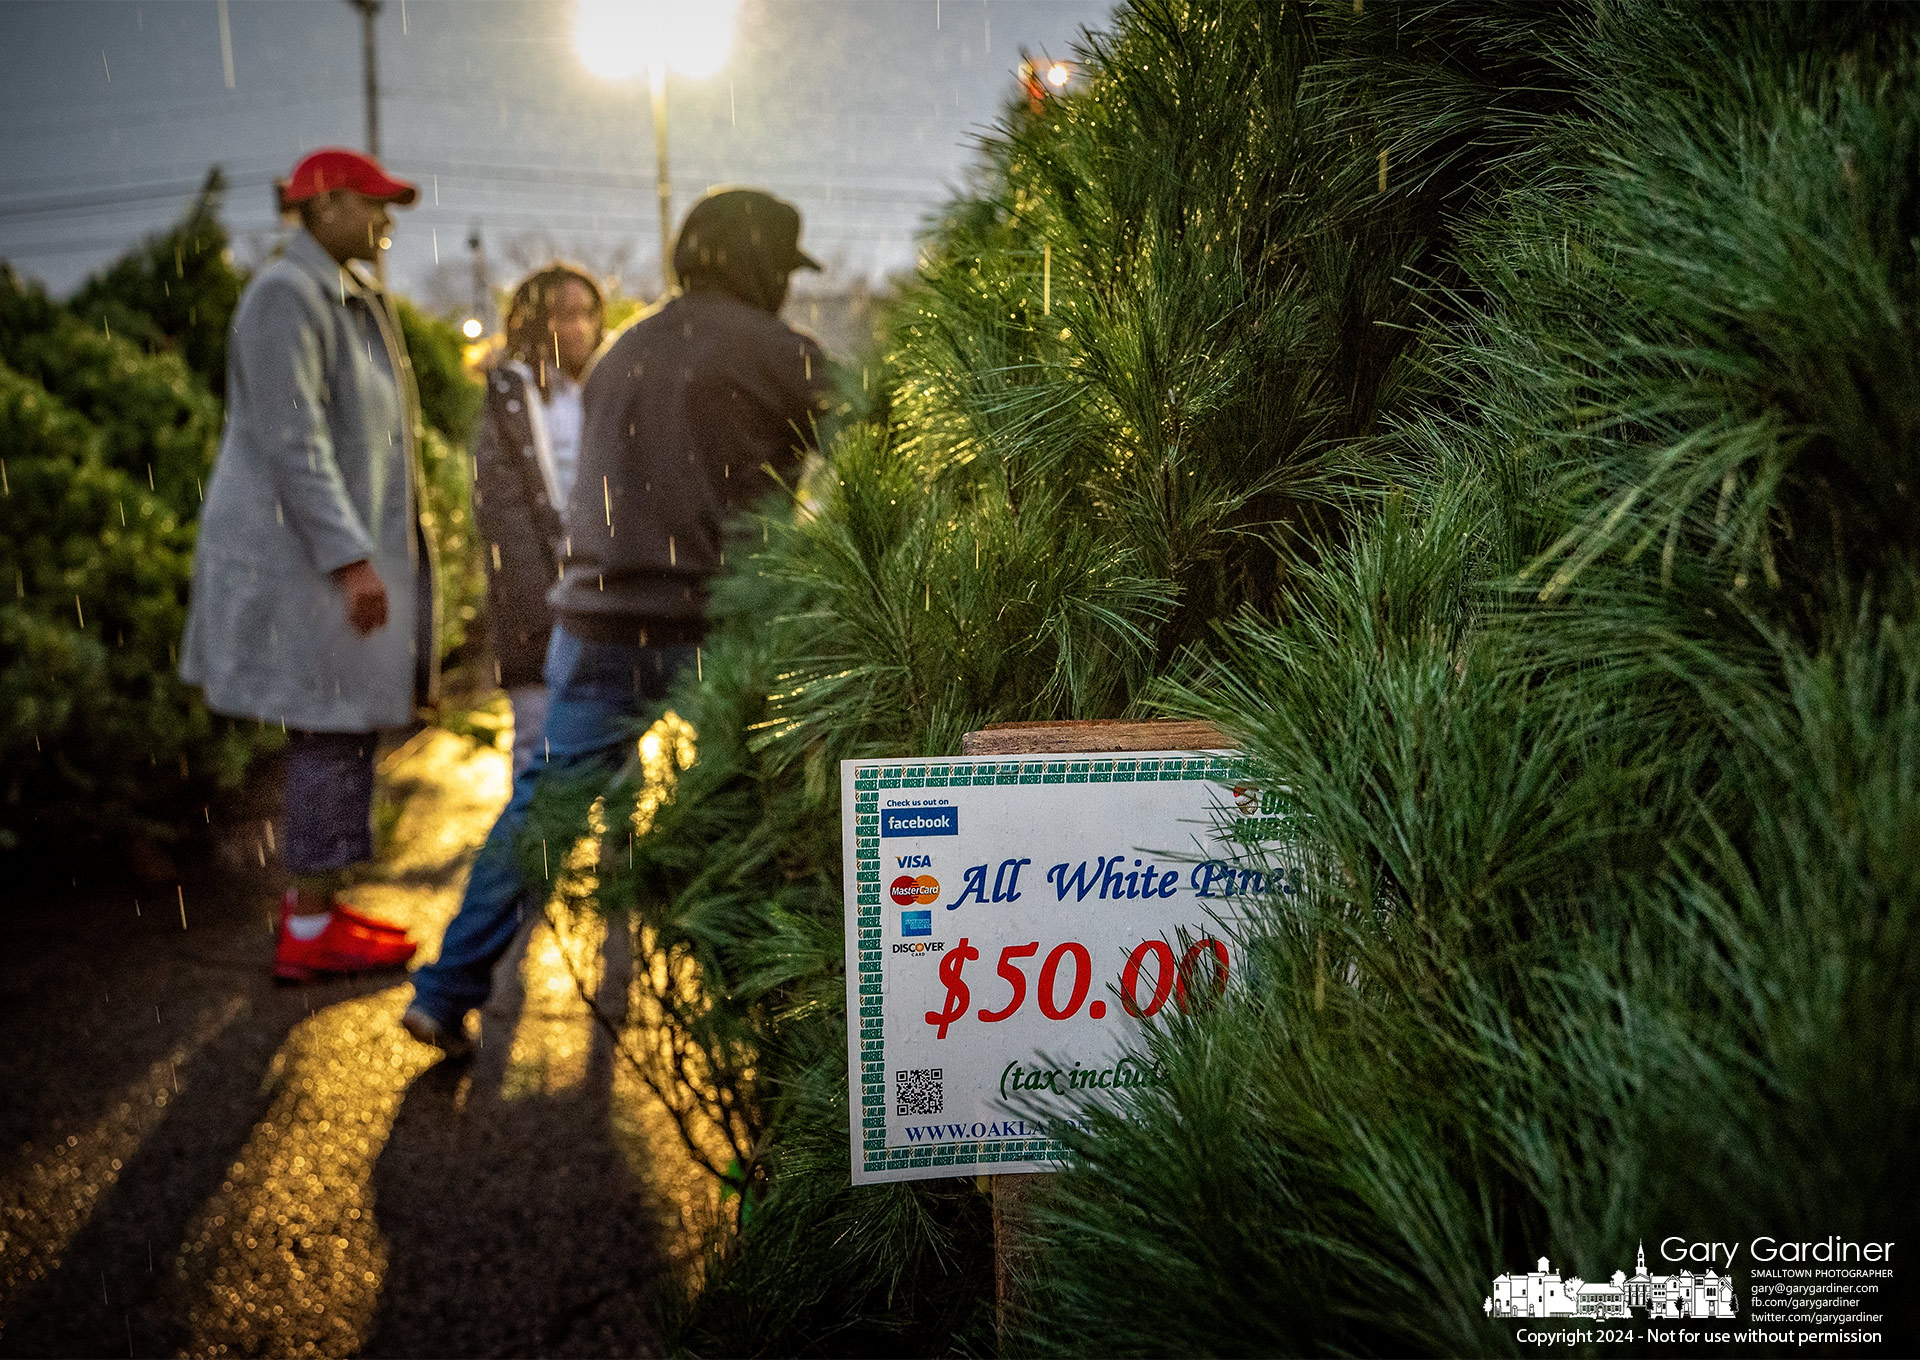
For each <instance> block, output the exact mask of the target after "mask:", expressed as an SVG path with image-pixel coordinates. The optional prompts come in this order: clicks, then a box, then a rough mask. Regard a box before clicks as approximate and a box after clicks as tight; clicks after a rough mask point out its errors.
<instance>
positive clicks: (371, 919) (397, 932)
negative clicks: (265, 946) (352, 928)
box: [280, 888, 407, 938]
mask: <svg viewBox="0 0 1920 1360" xmlns="http://www.w3.org/2000/svg"><path fill="white" fill-rule="evenodd" d="M293 904H294V890H293V889H292V888H288V889H287V891H286V895H285V896H284V897H282V898H281V899H280V919H281V920H282V921H285V920H286V919H287V918H288V917H289V916H291V915H293ZM333 914H334V915H335V916H344V917H345V918H346V919H347V920H348V921H350V922H351V923H353V924H354V925H356V926H359V927H361V928H362V929H363V930H371V931H374V932H375V933H376V934H381V935H393V936H396V937H399V938H405V936H406V933H407V928H406V927H405V926H402V925H395V924H394V923H393V922H392V921H382V920H381V919H380V918H379V917H377V916H368V915H366V914H365V913H364V912H362V911H360V910H359V909H358V908H356V907H352V906H349V905H348V904H347V903H345V902H342V901H340V900H339V899H338V898H335V899H334V903H333Z"/></svg>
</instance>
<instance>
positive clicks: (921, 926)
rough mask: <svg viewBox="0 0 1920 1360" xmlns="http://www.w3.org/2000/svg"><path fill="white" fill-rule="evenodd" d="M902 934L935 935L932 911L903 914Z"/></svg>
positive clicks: (901, 916)
mask: <svg viewBox="0 0 1920 1360" xmlns="http://www.w3.org/2000/svg"><path fill="white" fill-rule="evenodd" d="M900 933H901V935H903V936H913V935H931V934H933V913H932V912H931V911H903V912H901V913H900Z"/></svg>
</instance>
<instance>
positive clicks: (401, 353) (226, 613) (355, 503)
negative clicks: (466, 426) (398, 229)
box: [180, 231, 438, 732]
mask: <svg viewBox="0 0 1920 1360" xmlns="http://www.w3.org/2000/svg"><path fill="white" fill-rule="evenodd" d="M228 353H229V358H228V361H227V423H226V431H225V434H224V435H223V437H222V439H221V442H220V454H219V457H218V459H217V460H216V461H215V463H214V467H213V477H212V480H211V482H210V483H209V485H208V487H207V503H206V507H205V509H204V510H203V511H202V512H201V515H200V530H199V539H198V544H197V546H196V547H195V550H194V561H193V586H192V594H191V597H190V599H189V602H188V609H187V633H186V640H185V643H184V645H183V647H182V648H181V659H180V676H181V678H182V679H183V680H185V681H187V682H188V683H189V684H195V685H199V686H201V687H202V688H203V689H204V690H205V692H206V700H207V707H209V708H211V709H212V710H213V711H214V712H216V713H223V714H227V715H229V716H232V717H239V718H257V719H260V720H262V721H266V722H284V723H285V724H286V726H288V727H290V728H302V729H306V730H308V731H315V732H368V731H373V730H375V729H377V728H381V727H398V726H402V725H404V724H405V723H407V722H408V721H409V720H410V719H411V718H412V717H413V714H414V708H415V704H416V702H418V703H430V702H432V701H433V699H434V697H435V694H436V691H437V688H438V654H437V648H436V647H435V645H434V638H435V637H436V635H437V633H436V630H435V627H434V611H435V598H434V589H433V570H432V562H431V559H430V556H429V552H428V546H427V540H426V536H425V535H424V534H423V533H422V532H421V529H420V523H419V495H420V466H419V440H420V417H419V402H418V399H417V397H416V395H415V392H414V386H413V374H412V369H411V366H410V365H409V364H408V362H407V355H406V347H405V345H404V344H403V343H402V341H401V338H400V334H399V325H398V323H397V321H396V320H395V319H394V318H393V316H392V314H391V313H390V312H389V311H388V310H387V306H386V303H385V300H384V299H383V298H382V296H381V294H380V293H379V292H378V290H377V288H376V287H375V285H374V284H373V283H372V282H371V281H370V280H368V279H366V278H365V277H363V276H361V275H359V274H357V273H355V272H353V271H350V270H347V269H343V268H341V267H340V266H339V265H337V264H336V263H334V261H333V258H332V257H331V256H329V255H328V254H327V253H326V252H325V251H324V250H323V249H321V247H320V244H319V243H318V242H317V241H315V240H314V239H313V238H312V237H311V236H309V235H308V234H307V233H306V232H304V231H302V232H298V233H296V234H295V235H294V237H293V239H292V240H291V241H290V242H289V243H288V245H287V249H286V254H285V255H284V256H283V257H282V258H281V259H279V260H277V261H275V262H274V263H273V264H271V265H269V266H268V267H267V268H266V269H265V270H263V271H262V272H261V273H260V275H259V277H257V278H255V279H254V280H253V282H252V283H250V284H249V285H248V286H247V290H246V292H245V293H244V294H243V295H242V296H241V299H240V308H239V311H238V312H237V313H236V314H235V315H234V319H233V331H232V336H231V341H230V344H229V349H228ZM363 558H364V559H367V560H369V561H371V562H372V564H373V567H374V569H375V570H376V571H377V572H379V573H380V579H381V580H382V581H383V582H385V583H386V587H387V622H386V626H385V627H383V628H380V629H378V630H376V631H375V632H373V633H372V634H370V635H368V636H367V637H364V638H363V637H360V636H358V635H357V634H356V633H355V632H354V631H353V628H352V626H351V625H350V624H349V623H348V622H347V614H346V596H345V594H344V593H343V592H342V591H341V589H340V587H339V586H337V585H336V584H335V583H334V582H333V581H332V580H331V579H329V575H328V573H330V572H332V571H334V570H336V569H337V568H339V567H343V566H346V565H347V564H348V563H350V562H357V561H359V560H361V559H363Z"/></svg>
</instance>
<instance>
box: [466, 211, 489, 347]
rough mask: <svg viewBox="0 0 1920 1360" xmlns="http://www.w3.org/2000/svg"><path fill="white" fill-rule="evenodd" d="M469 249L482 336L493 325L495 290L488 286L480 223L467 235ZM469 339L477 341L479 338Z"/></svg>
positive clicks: (476, 317)
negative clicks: (471, 254)
mask: <svg viewBox="0 0 1920 1360" xmlns="http://www.w3.org/2000/svg"><path fill="white" fill-rule="evenodd" d="M467 249H468V250H470V251H472V252H473V319H474V320H476V321H478V322H479V323H480V326H481V331H480V334H481V335H485V334H486V333H487V330H488V329H490V328H491V326H492V323H493V290H492V288H490V287H489V286H488V284H487V247H486V243H485V242H484V241H482V240H481V239H480V224H479V223H478V222H475V223H474V224H473V230H472V231H471V232H469V233H468V234H467ZM467 338H468V339H469V340H475V339H478V338H479V336H468V337H467Z"/></svg>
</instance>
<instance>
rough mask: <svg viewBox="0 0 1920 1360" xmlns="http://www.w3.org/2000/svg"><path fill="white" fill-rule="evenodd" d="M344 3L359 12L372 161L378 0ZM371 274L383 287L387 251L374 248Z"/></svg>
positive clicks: (376, 124) (376, 133) (376, 136)
mask: <svg viewBox="0 0 1920 1360" xmlns="http://www.w3.org/2000/svg"><path fill="white" fill-rule="evenodd" d="M347 3H348V4H350V5H352V6H353V7H354V8H355V9H357V10H359V11H360V56H361V65H362V66H363V67H364V68H365V71H366V78H367V154H368V155H369V156H371V157H373V158H374V159H375V160H379V159H380V64H379V61H378V59H377V58H376V56H375V52H374V42H373V21H374V19H375V18H376V17H378V16H379V13H380V5H381V0H347ZM373 273H374V277H375V278H377V279H379V280H380V287H381V289H382V290H385V288H386V286H387V252H386V251H384V250H376V251H375V252H374V258H373Z"/></svg>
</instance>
